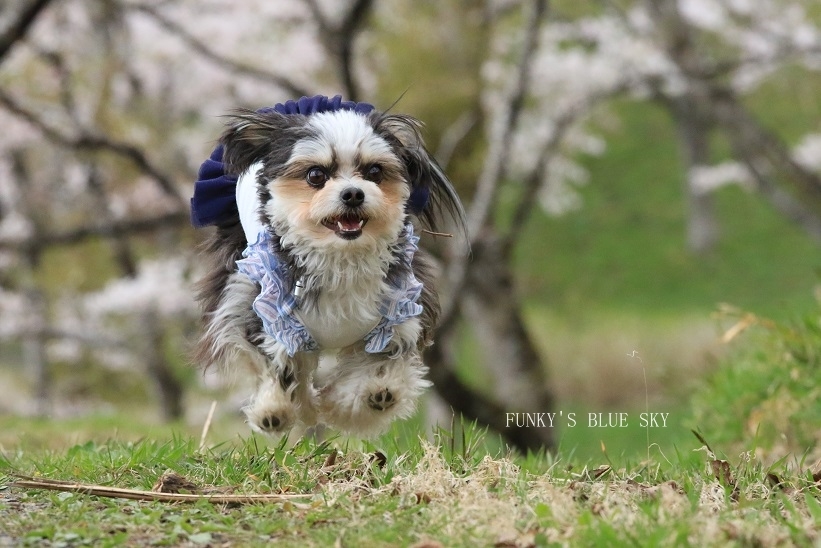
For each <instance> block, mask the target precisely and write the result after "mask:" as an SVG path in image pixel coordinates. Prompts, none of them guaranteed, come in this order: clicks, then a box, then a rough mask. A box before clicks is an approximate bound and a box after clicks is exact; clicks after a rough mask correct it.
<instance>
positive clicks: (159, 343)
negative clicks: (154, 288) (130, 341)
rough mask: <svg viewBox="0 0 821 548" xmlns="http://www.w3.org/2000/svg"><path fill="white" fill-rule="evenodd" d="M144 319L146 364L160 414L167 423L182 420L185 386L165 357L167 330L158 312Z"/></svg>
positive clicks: (151, 311)
mask: <svg viewBox="0 0 821 548" xmlns="http://www.w3.org/2000/svg"><path fill="white" fill-rule="evenodd" d="M142 319H143V321H142V324H143V328H144V330H143V336H144V339H145V352H144V356H145V364H146V368H147V371H148V374H149V376H150V377H151V380H152V381H154V387H155V389H156V393H157V396H158V397H159V400H160V412H161V413H162V417H163V419H165V420H166V421H173V420H177V419H180V418H182V417H183V386H182V383H181V382H180V380H179V379H178V378H177V376H176V375H175V374H174V371H173V369H172V368H171V364H170V363H168V359H166V356H165V348H164V347H165V328H164V327H163V325H162V322H160V319H159V316H158V314H157V311H156V310H149V311H147V312H145V313H144V314H143V318H142Z"/></svg>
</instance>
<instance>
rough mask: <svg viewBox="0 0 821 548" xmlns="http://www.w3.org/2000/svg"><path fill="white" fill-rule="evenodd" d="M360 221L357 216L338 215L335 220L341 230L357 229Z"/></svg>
mask: <svg viewBox="0 0 821 548" xmlns="http://www.w3.org/2000/svg"><path fill="white" fill-rule="evenodd" d="M361 221H362V219H360V218H358V217H340V218H339V220H338V221H337V222H338V224H339V226H340V228H342V230H359V229H360V228H361V226H360V222H361Z"/></svg>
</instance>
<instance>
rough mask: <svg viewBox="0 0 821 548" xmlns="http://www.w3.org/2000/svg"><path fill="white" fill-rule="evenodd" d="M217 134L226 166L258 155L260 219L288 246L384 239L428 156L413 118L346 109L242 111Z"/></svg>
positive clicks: (342, 245)
mask: <svg viewBox="0 0 821 548" xmlns="http://www.w3.org/2000/svg"><path fill="white" fill-rule="evenodd" d="M222 141H223V143H224V144H225V161H226V164H227V165H228V168H229V171H231V172H233V173H240V172H242V171H244V170H245V169H248V167H250V166H251V165H253V164H255V163H257V162H262V170H261V171H260V180H259V184H260V187H259V188H260V202H261V203H262V217H263V219H262V220H263V222H264V223H265V224H267V225H268V226H270V227H271V228H272V229H273V231H274V232H275V233H276V234H277V235H278V236H279V237H280V239H281V243H282V245H283V246H284V247H288V248H292V249H293V248H296V249H300V248H303V249H305V248H309V249H314V250H316V249H323V250H329V251H330V250H335V249H339V250H346V251H352V250H355V249H362V250H371V249H374V247H375V246H378V247H382V248H384V247H385V246H386V245H390V244H391V243H392V242H394V241H395V240H396V238H397V237H398V235H399V233H400V232H401V230H402V227H403V226H404V224H405V222H406V217H407V202H408V199H409V198H410V196H411V191H412V189H413V188H414V183H416V184H417V185H421V184H425V185H429V183H427V182H426V181H422V174H428V173H429V167H428V166H429V165H431V164H432V163H433V161H432V160H431V159H430V157H429V156H428V155H427V152H426V151H425V149H424V146H423V145H422V144H421V138H420V137H419V133H418V122H416V121H415V120H413V119H412V118H409V117H404V116H386V115H378V114H374V115H363V114H359V113H356V112H353V111H347V110H339V111H333V112H324V113H319V114H314V115H311V116H299V115H296V116H295V115H289V116H285V115H280V114H277V113H274V112H272V113H264V114H260V113H248V114H243V115H241V116H238V117H237V118H236V123H235V124H234V125H233V126H232V127H231V128H230V129H229V130H228V131H227V132H226V134H225V135H224V136H223V139H222ZM427 177H428V178H430V176H429V175H427Z"/></svg>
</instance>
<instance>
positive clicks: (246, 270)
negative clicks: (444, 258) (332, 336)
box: [237, 223, 422, 356]
mask: <svg viewBox="0 0 821 548" xmlns="http://www.w3.org/2000/svg"><path fill="white" fill-rule="evenodd" d="M418 244H419V236H416V235H414V233H413V225H411V224H410V223H408V224H406V225H405V228H404V229H403V231H402V233H401V234H400V237H399V245H402V246H403V249H402V253H401V254H400V261H402V262H403V263H405V264H404V266H405V267H406V268H403V271H405V272H407V273H408V274H407V275H405V276H402V277H401V278H400V279H399V280H397V281H394V283H393V284H392V285H391V289H390V291H389V292H388V293H387V295H385V297H384V299H383V300H382V302H381V303H380V305H379V312H380V313H381V314H382V318H381V319H380V320H379V323H378V324H377V325H376V327H374V328H373V329H372V330H371V331H370V332H369V333H368V334H367V335H365V338H364V340H365V350H366V351H367V352H369V353H372V354H375V353H379V352H384V351H385V348H387V346H388V343H389V342H390V341H391V339H392V338H393V335H394V327H396V326H397V325H400V324H401V323H403V322H405V321H407V320H408V319H410V318H413V317H415V316H418V315H419V314H421V313H422V305H420V304H419V303H418V302H417V301H418V300H419V296H420V295H421V294H422V283H421V282H419V280H417V279H416V276H414V275H413V271H412V269H411V268H410V264H411V261H412V260H413V256H414V254H415V253H416V251H417V249H419V245H418ZM242 256H243V257H244V258H243V259H240V260H238V261H237V268H238V269H239V271H240V272H241V273H243V274H245V275H246V276H248V277H249V278H250V279H251V280H253V281H254V282H256V283H258V284H259V285H260V288H261V289H260V292H259V295H258V296H257V297H256V298H255V299H254V304H253V310H254V312H255V313H256V314H257V316H259V318H260V319H261V320H262V328H263V330H264V331H265V333H266V334H268V335H269V336H271V337H273V338H274V339H275V340H276V341H277V342H279V343H280V344H281V345H282V346H284V347H285V350H286V351H287V352H288V355H289V356H293V355H294V354H296V353H297V352H301V351H315V350H320V347H319V344H317V342H316V341H315V340H314V338H313V337H312V336H311V334H310V333H308V330H307V329H306V328H305V326H304V325H303V324H302V322H301V321H300V320H299V318H297V316H296V310H297V307H298V306H299V302H298V301H297V299H296V298H295V297H294V296H293V295H292V294H291V293H290V292H289V291H288V290H287V288H288V287H292V286H293V280H292V275H291V273H290V272H289V271H288V269H287V268H285V265H283V264H282V263H280V262H279V260H278V259H277V257H276V255H275V254H274V253H272V252H271V236H270V234H268V232H267V231H265V230H263V231H261V232H260V233H259V234H258V235H257V239H256V241H255V242H254V243H253V244H249V245H248V247H246V248H245V251H244V252H243V253H242Z"/></svg>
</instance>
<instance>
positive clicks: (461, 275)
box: [426, 0, 554, 452]
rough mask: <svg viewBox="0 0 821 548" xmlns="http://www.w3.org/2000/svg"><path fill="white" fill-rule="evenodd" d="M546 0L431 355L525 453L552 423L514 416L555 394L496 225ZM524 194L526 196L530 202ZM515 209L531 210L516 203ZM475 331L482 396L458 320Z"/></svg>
mask: <svg viewBox="0 0 821 548" xmlns="http://www.w3.org/2000/svg"><path fill="white" fill-rule="evenodd" d="M547 11H548V2H547V1H546V0H534V1H533V2H532V3H531V12H530V13H527V14H526V17H525V19H524V26H525V34H524V35H525V39H524V45H523V50H522V52H521V58H520V59H519V62H518V64H517V74H516V77H515V78H514V80H513V82H512V89H511V92H510V94H509V95H508V97H507V98H506V100H505V105H504V108H503V109H502V110H501V113H500V114H501V119H500V123H499V124H498V125H496V126H495V127H494V129H493V131H492V136H491V138H490V142H489V143H488V150H487V152H486V154H485V163H484V166H483V169H482V172H481V174H480V176H479V180H478V183H477V190H476V193H475V195H474V197H473V201H472V203H471V204H470V208H469V211H468V236H469V239H470V244H471V247H472V257H468V256H467V255H465V254H464V252H463V250H454V249H451V253H450V259H451V260H450V262H449V264H448V268H447V270H448V271H449V276H450V291H449V293H450V295H449V300H447V301H446V302H445V303H444V305H443V321H442V325H441V326H440V328H439V330H438V332H437V341H436V344H435V345H434V346H433V347H432V348H431V349H429V351H428V353H427V354H426V361H427V362H428V365H429V366H430V369H431V377H432V379H433V381H434V384H435V386H436V390H437V392H438V394H439V396H441V398H442V399H443V400H444V401H445V403H446V404H447V405H449V406H450V407H451V409H452V410H453V411H454V412H456V413H461V414H462V415H463V416H464V417H465V418H467V419H468V420H471V421H474V420H475V421H477V422H478V423H479V424H480V425H484V426H488V427H490V428H491V429H493V430H496V431H497V432H499V433H500V434H501V435H502V436H503V437H504V438H505V439H506V440H507V441H508V443H510V444H511V445H512V446H513V447H515V448H517V449H519V450H520V451H522V452H527V451H539V450H543V449H552V448H553V447H554V439H553V433H552V429H550V428H515V427H514V428H508V424H507V414H508V413H514V412H531V413H536V412H549V411H552V409H553V397H552V393H551V391H550V389H549V387H548V383H547V378H546V377H547V375H546V373H545V368H544V366H543V363H542V360H541V358H540V356H539V355H538V353H537V352H536V350H535V347H534V345H533V342H532V341H531V339H530V336H529V334H528V333H527V331H526V329H525V327H524V325H525V324H524V320H523V318H522V315H521V309H520V303H519V302H518V299H517V298H516V295H515V288H514V277H513V269H512V261H511V251H512V249H513V247H514V245H515V244H516V239H515V238H512V239H510V238H503V237H501V236H500V234H499V232H498V230H497V228H496V226H495V208H496V207H498V206H499V201H498V200H497V197H498V189H499V186H500V185H501V184H502V180H503V178H504V176H505V172H506V169H507V167H508V162H507V159H508V158H509V156H510V147H511V142H512V136H513V133H514V131H515V128H516V126H517V124H518V122H519V115H520V113H521V110H522V108H523V105H524V102H525V98H526V95H527V91H528V87H529V85H530V80H531V63H532V59H533V56H534V53H535V51H536V49H537V47H538V38H539V32H540V29H541V24H542V22H543V21H544V20H545V18H546V15H547ZM529 198H530V197H529V195H528V193H523V194H522V196H521V198H520V199H521V200H528V199H529ZM513 207H514V208H515V209H523V208H521V206H517V205H515V204H514V206H513ZM460 322H461V323H462V324H466V325H467V326H469V327H470V328H471V330H472V333H473V336H474V340H475V341H476V344H477V345H478V346H479V348H480V351H481V352H480V354H481V363H477V364H475V367H480V368H482V369H483V370H484V371H485V373H486V374H489V376H490V377H491V378H492V379H493V385H492V386H491V387H489V390H488V391H487V392H488V393H479V392H477V391H475V390H473V389H471V388H470V387H469V386H468V385H467V384H466V383H464V382H463V381H461V380H460V379H459V377H458V376H457V374H456V371H457V356H456V352H455V348H457V347H458V342H459V341H458V338H459V336H460V333H459V330H458V329H456V327H457V325H459V324H460Z"/></svg>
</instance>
